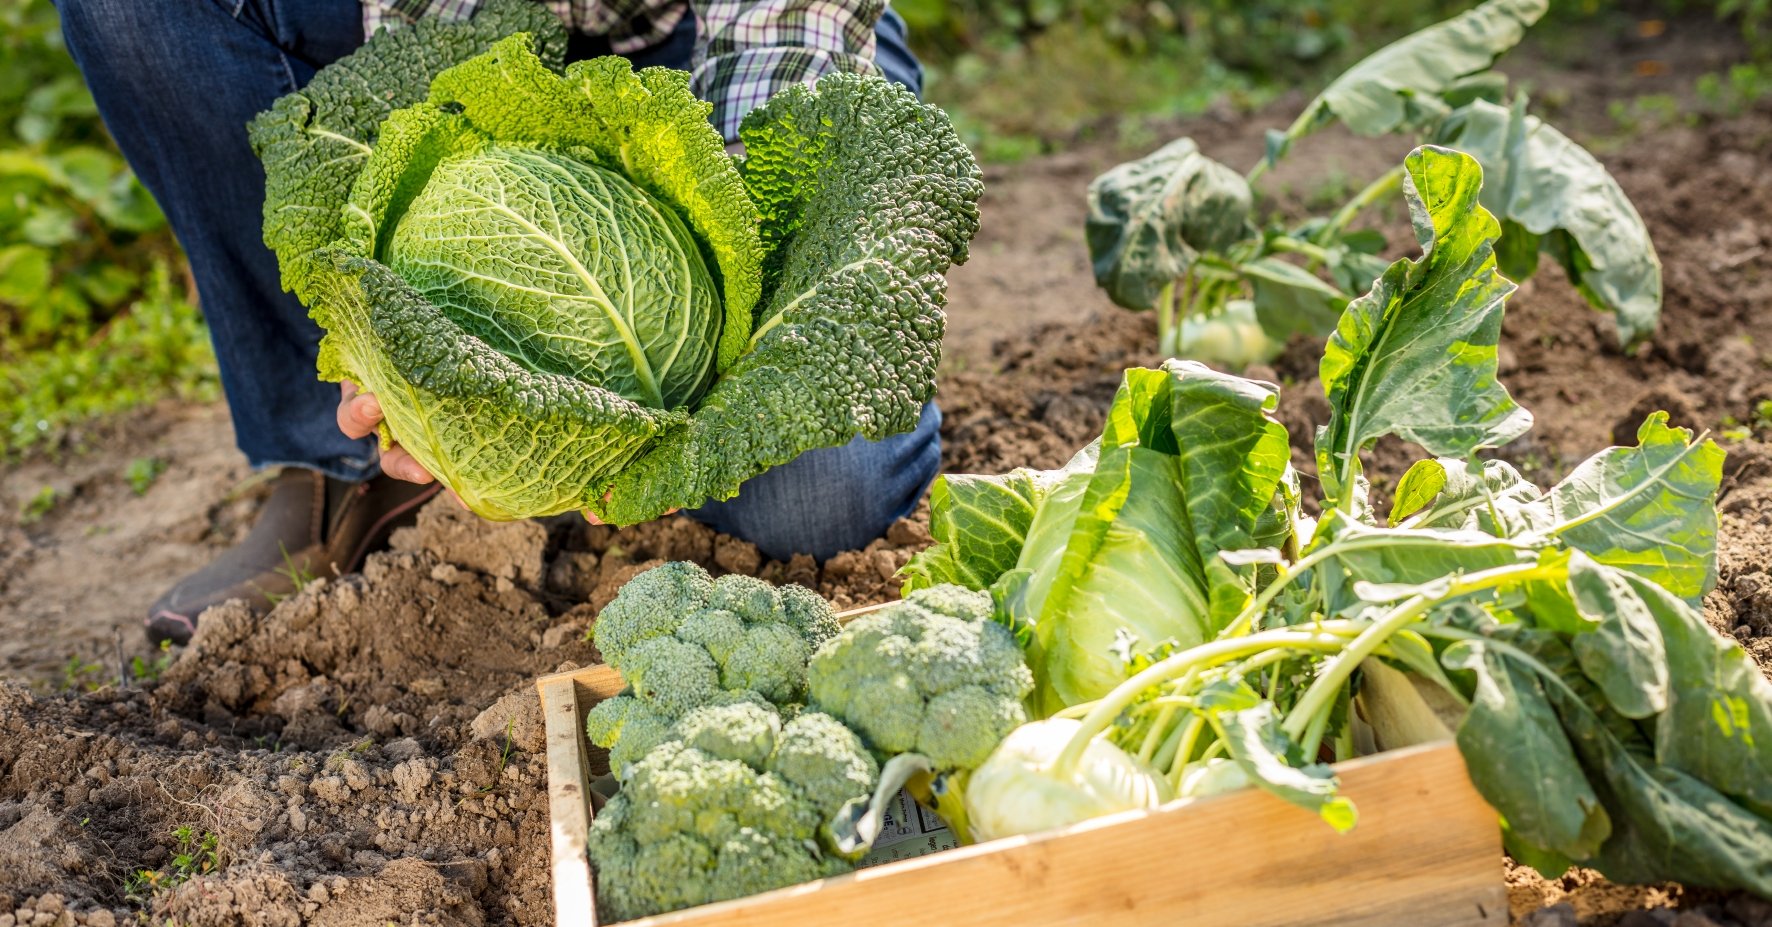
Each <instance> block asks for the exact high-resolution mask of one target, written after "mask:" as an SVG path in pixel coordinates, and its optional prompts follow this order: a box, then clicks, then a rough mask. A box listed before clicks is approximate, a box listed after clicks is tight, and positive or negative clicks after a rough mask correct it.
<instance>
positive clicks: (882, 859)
mask: <svg viewBox="0 0 1772 927" xmlns="http://www.w3.org/2000/svg"><path fill="white" fill-rule="evenodd" d="M885 818H886V823H885V825H884V826H883V827H881V828H880V836H879V838H878V839H876V840H875V841H874V848H873V849H872V850H869V851H868V855H867V856H864V857H862V860H861V865H862V866H864V867H865V866H878V865H880V864H881V863H890V862H894V861H897V860H901V859H911V858H913V857H917V856H927V855H928V854H930V853H935V852H937V851H940V850H951V849H953V848H954V847H957V846H959V845H960V841H958V840H956V839H955V838H954V832H953V831H951V830H949V829H948V826H947V825H946V824H944V823H942V820H941V818H939V817H936V816H935V815H934V814H933V813H931V812H930V811H929V809H927V808H924V807H923V806H922V805H919V804H917V800H916V799H914V798H912V797H910V796H909V795H907V794H905V792H904V790H903V789H900V790H899V792H898V794H897V795H894V796H892V800H891V801H889V802H887V803H886V814H885Z"/></svg>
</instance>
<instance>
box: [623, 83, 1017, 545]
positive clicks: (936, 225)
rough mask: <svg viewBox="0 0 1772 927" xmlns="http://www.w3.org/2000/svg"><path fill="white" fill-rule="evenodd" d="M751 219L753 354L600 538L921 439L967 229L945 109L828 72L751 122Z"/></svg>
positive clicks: (747, 124)
mask: <svg viewBox="0 0 1772 927" xmlns="http://www.w3.org/2000/svg"><path fill="white" fill-rule="evenodd" d="M740 138H741V139H742V140H743V141H744V144H745V150H746V153H747V154H746V158H745V161H744V164H743V171H742V172H743V176H744V180H745V184H746V187H747V188H748V189H749V190H750V193H751V196H752V199H753V200H755V201H756V203H757V206H758V209H759V211H760V213H761V214H762V222H763V224H762V230H761V231H762V238H763V245H764V250H765V255H766V256H765V259H764V264H763V275H764V276H763V298H762V302H761V303H760V304H759V305H760V308H759V310H758V312H757V325H756V327H755V330H754V331H753V333H752V337H751V347H750V350H749V351H748V352H747V353H746V354H744V356H742V357H740V358H739V360H738V361H737V363H735V364H734V365H733V366H732V367H731V368H730V369H729V370H727V371H726V372H725V373H724V374H723V375H722V376H721V377H720V379H719V380H718V381H717V382H715V383H714V385H713V386H712V387H711V388H710V389H709V390H708V392H707V393H706V394H705V395H704V396H703V397H702V401H701V403H700V406H699V407H698V408H697V409H696V411H695V413H694V415H693V416H692V417H691V418H690V420H689V422H688V423H687V424H685V425H684V426H682V427H679V428H675V429H672V430H670V431H669V432H667V433H666V434H664V435H663V436H662V437H660V438H659V440H658V441H657V442H656V443H655V444H654V446H653V447H652V448H650V449H648V450H647V451H646V453H644V454H642V455H641V456H640V457H639V458H637V459H636V460H635V461H634V462H633V463H632V464H630V465H628V466H627V467H625V468H623V470H622V471H621V472H620V473H619V474H617V475H616V476H615V478H614V480H613V481H612V482H611V483H610V484H609V485H608V486H606V487H605V488H606V489H607V490H608V491H609V495H608V499H607V501H605V502H600V503H599V504H598V505H595V506H593V510H594V511H595V512H596V514H597V515H598V517H600V518H602V519H603V520H604V521H606V522H609V523H611V524H632V523H634V522H639V521H645V520H647V519H651V518H656V517H657V516H658V515H659V514H660V513H662V512H664V511H667V510H669V509H672V508H680V507H681V508H689V507H694V506H698V505H701V504H702V503H703V502H705V501H707V500H709V499H728V498H731V497H732V496H733V495H735V494H737V492H738V488H739V486H740V484H742V483H743V482H744V481H745V480H747V479H749V478H751V477H752V476H755V475H756V474H758V473H760V472H762V471H764V470H766V469H768V468H769V467H773V466H777V465H779V464H783V463H786V462H788V461H789V460H792V459H793V458H795V457H797V456H799V455H800V453H801V452H803V451H807V450H811V449H813V448H819V447H832V446H836V445H840V444H845V443H847V442H849V441H850V440H852V439H854V438H855V437H857V436H861V437H865V438H868V439H870V440H879V439H881V438H885V437H886V436H888V435H892V434H897V433H899V432H904V431H909V430H910V429H911V428H913V427H915V425H916V423H917V420H918V417H919V415H920V414H921V412H922V408H923V404H924V403H925V402H927V401H928V400H929V399H930V398H931V397H932V396H934V394H935V373H936V368H937V366H938V365H939V362H940V358H941V336H942V331H943V329H944V326H945V316H944V315H943V313H942V305H943V303H944V302H945V301H946V295H947V281H946V279H945V278H944V277H943V274H944V273H946V271H947V269H948V266H949V265H950V264H952V263H955V262H958V261H963V260H965V258H966V255H967V245H968V242H969V241H970V240H971V238H972V235H973V234H974V233H975V232H976V231H977V230H978V197H979V195H980V194H981V193H982V192H983V183H982V182H981V181H980V174H979V169H978V164H977V162H976V161H974V160H973V158H972V154H971V152H970V151H968V150H967V149H966V146H965V145H964V144H963V143H962V142H961V141H960V138H959V136H958V135H957V134H956V133H955V131H954V128H953V125H952V123H951V122H949V120H948V118H947V116H945V115H944V114H943V113H942V112H941V111H940V110H939V109H936V108H935V107H932V106H925V105H923V104H922V103H919V102H918V101H917V99H916V97H915V96H913V95H912V94H911V93H910V92H909V91H907V90H905V89H903V88H901V87H896V86H894V85H892V84H889V83H887V82H886V81H884V80H882V79H879V78H870V77H862V76H858V75H850V74H831V75H827V76H825V77H824V78H822V79H820V80H819V82H818V84H817V85H816V86H815V87H807V86H803V85H796V86H794V87H790V88H788V89H786V90H784V91H782V92H781V93H778V94H776V95H775V97H773V98H772V99H770V101H769V102H768V103H766V104H764V105H763V106H762V107H760V108H758V109H756V110H753V111H752V112H751V113H750V115H748V116H746V117H745V121H744V125H743V128H742V129H741V130H740Z"/></svg>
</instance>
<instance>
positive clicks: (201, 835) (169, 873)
mask: <svg viewBox="0 0 1772 927" xmlns="http://www.w3.org/2000/svg"><path fill="white" fill-rule="evenodd" d="M172 839H173V843H174V848H173V852H172V859H170V860H169V861H167V864H166V868H164V869H137V870H135V871H134V872H132V873H130V874H129V875H128V876H127V877H126V878H125V879H124V880H123V897H124V898H126V899H127V900H129V901H132V902H135V903H136V904H142V905H145V904H147V903H149V902H150V901H152V900H153V898H154V897H155V896H156V895H159V894H160V893H162V892H169V891H171V890H173V889H175V888H177V887H179V886H180V885H183V884H185V883H186V882H189V881H190V880H192V879H194V878H196V877H198V876H202V875H209V874H211V873H214V872H217V871H219V870H220V869H221V838H220V837H218V836H216V834H215V833H214V832H212V831H201V832H199V831H198V830H197V829H196V828H194V827H179V828H177V829H175V830H174V831H173V832H172Z"/></svg>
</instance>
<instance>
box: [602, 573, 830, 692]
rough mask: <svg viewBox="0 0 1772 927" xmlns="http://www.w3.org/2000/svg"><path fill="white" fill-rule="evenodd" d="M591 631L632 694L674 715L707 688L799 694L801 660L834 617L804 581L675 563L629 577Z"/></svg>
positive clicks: (820, 639) (819, 640)
mask: <svg viewBox="0 0 1772 927" xmlns="http://www.w3.org/2000/svg"><path fill="white" fill-rule="evenodd" d="M592 633H593V636H594V639H595V641H596V644H597V649H598V650H599V651H600V652H601V653H602V654H603V659H604V660H605V661H606V662H607V663H608V664H609V665H610V666H613V667H615V668H616V669H617V670H620V671H621V673H622V675H623V676H625V677H626V678H627V680H628V682H629V683H630V684H631V685H633V687H634V690H635V692H636V693H638V694H640V695H641V696H642V697H645V698H650V699H654V700H657V701H659V703H660V707H661V708H663V709H664V710H665V711H666V712H667V713H669V714H670V715H672V716H673V717H678V716H681V715H682V713H683V712H684V711H687V710H688V709H689V708H692V707H694V706H696V705H700V704H706V703H707V699H708V697H709V695H710V694H711V693H712V691H713V690H714V689H729V690H750V691H753V692H756V693H758V694H759V695H762V696H763V697H764V698H766V699H768V700H770V701H771V702H774V703H775V704H777V705H787V704H792V703H794V702H800V701H803V700H804V699H805V693H806V661H807V659H808V658H810V657H811V655H812V651H813V650H815V649H816V648H817V647H818V645H820V644H822V643H824V642H825V641H826V640H829V639H830V638H831V637H834V636H835V635H836V633H837V619H836V617H835V616H834V615H833V614H832V612H831V607H830V604H829V603H827V602H826V601H825V600H824V599H822V598H820V597H819V596H818V595H817V594H816V593H813V592H811V591H809V590H806V589H801V588H799V587H797V586H789V587H786V588H782V589H777V588H775V587H774V586H771V585H769V584H768V583H766V582H763V581H762V580H760V579H756V578H754V577H750V576H737V575H734V576H722V577H720V578H719V579H710V578H709V577H708V574H707V572H706V571H705V570H703V569H702V568H701V567H699V566H696V565H695V564H693V563H688V562H677V563H667V564H665V565H663V566H660V567H655V568H653V569H650V570H647V571H646V572H644V573H641V574H640V575H638V576H636V577H634V578H633V579H632V580H630V581H629V582H628V584H627V585H625V586H623V587H622V588H621V591H620V592H619V593H617V594H616V597H615V599H614V601H612V602H610V603H609V605H607V606H606V607H605V608H604V609H603V611H602V613H601V614H599V615H598V616H597V623H596V627H595V629H594V630H593V632H592ZM691 651H695V652H693V653H692V652H691ZM649 677H650V678H649Z"/></svg>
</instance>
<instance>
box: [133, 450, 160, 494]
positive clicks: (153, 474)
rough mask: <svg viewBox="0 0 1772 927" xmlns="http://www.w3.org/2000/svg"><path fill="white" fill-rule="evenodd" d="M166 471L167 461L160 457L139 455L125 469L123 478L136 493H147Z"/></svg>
mask: <svg viewBox="0 0 1772 927" xmlns="http://www.w3.org/2000/svg"><path fill="white" fill-rule="evenodd" d="M165 472H166V461H164V460H161V459H160V458H158V457H137V458H135V459H134V460H131V461H130V462H129V466H127V467H125V468H124V469H123V479H124V480H126V481H128V483H129V488H130V490H131V491H133V492H134V493H135V494H136V495H138V496H141V495H146V494H147V492H148V488H149V487H151V486H153V485H154V481H155V480H157V479H159V478H160V474H162V473H165Z"/></svg>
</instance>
